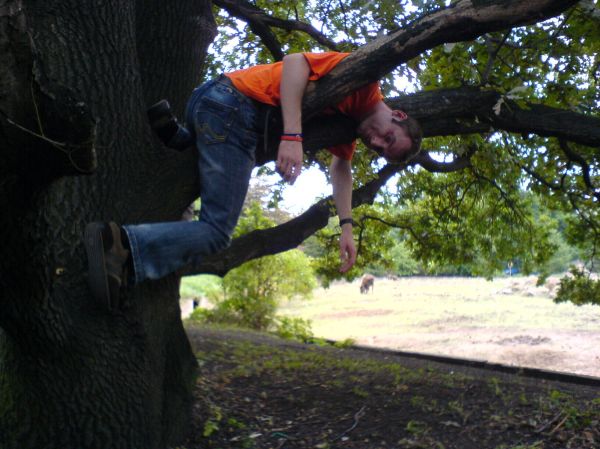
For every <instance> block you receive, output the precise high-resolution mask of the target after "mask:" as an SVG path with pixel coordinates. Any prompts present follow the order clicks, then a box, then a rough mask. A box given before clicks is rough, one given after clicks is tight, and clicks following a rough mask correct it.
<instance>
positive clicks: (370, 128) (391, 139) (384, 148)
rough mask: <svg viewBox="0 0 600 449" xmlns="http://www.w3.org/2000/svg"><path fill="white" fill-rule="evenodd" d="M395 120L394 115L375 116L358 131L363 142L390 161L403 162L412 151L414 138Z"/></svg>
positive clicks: (362, 124)
mask: <svg viewBox="0 0 600 449" xmlns="http://www.w3.org/2000/svg"><path fill="white" fill-rule="evenodd" d="M394 120H397V118H395V117H393V116H387V117H382V116H377V117H373V119H372V120H366V121H365V122H363V123H361V124H360V126H359V127H358V130H357V131H358V135H359V136H360V138H361V140H362V141H363V143H364V144H365V145H366V146H367V147H369V148H371V149H372V150H374V151H375V152H376V153H377V154H379V155H380V156H383V157H384V158H385V159H386V160H387V161H388V162H402V161H403V160H404V159H405V158H406V156H407V154H408V152H409V151H410V147H411V145H412V140H411V138H410V137H409V135H408V133H407V132H406V130H405V129H404V128H403V127H400V126H398V125H397V124H395V123H394Z"/></svg>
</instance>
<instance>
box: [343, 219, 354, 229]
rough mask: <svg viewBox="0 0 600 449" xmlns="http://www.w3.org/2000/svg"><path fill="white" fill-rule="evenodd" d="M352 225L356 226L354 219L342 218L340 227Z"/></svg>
mask: <svg viewBox="0 0 600 449" xmlns="http://www.w3.org/2000/svg"><path fill="white" fill-rule="evenodd" d="M348 223H350V224H351V225H352V226H354V220H353V219H352V218H342V219H341V220H340V227H342V226H343V225H345V224H348Z"/></svg>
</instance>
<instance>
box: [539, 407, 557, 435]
mask: <svg viewBox="0 0 600 449" xmlns="http://www.w3.org/2000/svg"><path fill="white" fill-rule="evenodd" d="M561 415H562V411H560V412H558V413H557V414H556V415H554V416H553V417H552V419H551V420H550V421H548V422H547V423H546V424H544V425H543V426H542V427H540V428H538V429H535V432H536V433H542V432H543V431H544V430H546V429H547V428H548V427H550V426H551V425H552V423H554V422H556V420H557V419H558V418H560V417H561Z"/></svg>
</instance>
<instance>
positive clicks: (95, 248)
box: [84, 223, 110, 308]
mask: <svg viewBox="0 0 600 449" xmlns="http://www.w3.org/2000/svg"><path fill="white" fill-rule="evenodd" d="M103 227H104V224H103V223H89V224H88V225H87V226H86V227H85V235H84V243H85V251H86V253H87V260H88V283H89V285H90V290H91V291H92V296H94V298H95V299H96V300H97V301H98V303H99V304H102V305H103V306H104V307H107V306H108V307H109V308H110V290H109V288H108V276H107V273H106V264H105V263H104V244H103V241H102V228H103Z"/></svg>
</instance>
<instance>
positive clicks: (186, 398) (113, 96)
mask: <svg viewBox="0 0 600 449" xmlns="http://www.w3.org/2000/svg"><path fill="white" fill-rule="evenodd" d="M573 3H574V1H562V0H561V1H559V0H554V1H552V0H532V1H528V2H515V1H501V0H496V1H491V0H490V1H472V2H471V1H461V2H458V3H457V4H456V5H454V6H453V7H451V8H449V9H448V10H447V11H446V12H440V13H437V14H442V15H443V17H442V16H437V17H434V18H433V19H431V18H428V19H423V20H422V21H417V22H415V23H414V24H413V25H412V26H411V27H409V28H408V29H407V30H406V31H405V32H404V33H405V34H402V33H403V32H402V31H401V32H398V33H396V34H394V35H392V36H389V37H386V38H384V39H383V40H382V41H379V43H377V44H373V45H370V46H369V47H367V48H365V49H364V50H361V51H360V52H359V53H357V55H356V57H352V59H351V58H348V62H347V63H345V64H344V65H343V66H342V65H341V66H340V67H339V70H337V71H336V72H335V73H332V74H331V76H330V77H327V78H326V79H324V80H323V81H322V82H321V83H319V85H318V86H315V87H312V86H311V87H310V89H311V91H310V92H311V94H310V95H309V97H308V98H307V103H306V108H307V112H308V114H309V115H310V113H311V112H314V111H316V110H318V108H319V107H320V105H321V103H319V102H320V101H321V100H327V101H331V100H333V99H335V98H339V97H340V96H342V95H344V93H346V92H348V91H349V90H350V89H352V88H354V87H356V86H357V83H358V84H365V83H367V82H369V81H370V80H372V79H374V78H375V77H378V76H379V75H381V74H382V73H384V72H385V71H389V70H391V69H392V68H393V67H396V66H397V65H398V64H400V63H402V62H403V61H406V60H407V59H409V58H410V57H412V56H414V55H415V54H417V53H419V52H421V51H423V50H425V49H427V48H431V47H432V46H434V45H437V44H439V43H442V42H449V41H453V40H456V39H467V38H471V37H474V36H476V35H478V34H481V33H484V32H486V31H489V30H496V29H501V28H504V27H508V26H514V25H517V24H520V23H527V22H530V21H533V20H540V19H541V18H544V17H550V16H552V15H554V14H558V13H559V12H560V11H562V10H564V9H566V8H567V7H568V6H570V5H571V4H573ZM526 5H531V6H530V7H529V8H527V7H525V6H526ZM210 8H211V4H210V2H209V1H207V0H181V1H178V2H160V1H158V0H150V1H141V0H139V1H137V2H136V1H132V0H123V1H115V0H106V1H92V0H78V1H76V0H47V1H44V2H41V1H36V0H0V208H1V210H2V213H1V215H0V225H1V226H2V229H3V231H4V232H3V237H4V240H3V244H2V245H0V291H1V292H2V294H1V295H0V329H1V330H0V447H2V448H19V449H34V448H35V449H41V448H80V449H86V448H90V449H92V448H97V449H105V448H145V449H154V448H162V447H166V446H169V445H173V444H175V443H177V442H178V441H180V440H181V439H182V438H183V436H184V435H185V433H186V425H187V420H188V418H189V416H190V415H189V412H190V406H191V389H192V387H193V381H194V370H195V360H194V357H193V354H192V353H191V350H190V347H189V343H188V341H187V339H186V336H185V333H184V330H183V328H182V324H181V320H180V314H179V306H178V303H177V297H178V292H177V285H178V284H177V279H176V277H174V276H172V277H168V278H166V279H164V280H161V281H158V282H151V283H150V282H149V283H145V284H144V285H141V286H139V287H137V288H135V289H130V290H128V291H127V294H126V301H127V306H126V308H125V309H124V310H123V311H122V312H119V313H115V314H109V313H107V312H106V311H105V309H104V307H103V305H100V304H95V303H94V302H93V301H92V300H91V297H90V294H89V292H88V289H87V285H86V282H85V276H84V274H85V266H86V264H85V257H84V251H83V246H82V242H81V237H82V234H83V229H84V226H85V224H86V223H87V222H88V221H92V220H108V219H112V220H116V221H118V222H127V223H133V222H151V221H165V220H176V219H177V218H178V217H179V216H180V214H181V212H182V211H183V209H184V208H185V207H186V205H187V204H189V202H190V201H191V199H193V198H194V197H195V192H196V184H197V179H196V170H195V169H194V166H195V160H194V159H195V158H194V155H193V152H185V153H183V154H179V153H174V152H170V151H167V150H165V149H164V148H163V147H161V146H160V145H159V144H158V142H157V141H156V140H155V139H154V138H153V137H152V135H151V133H150V130H149V128H148V126H147V123H146V120H145V114H144V110H145V107H146V106H148V105H149V104H151V103H152V102H153V101H155V100H157V99H160V98H164V97H167V98H169V99H170V100H171V102H172V103H173V105H174V107H175V110H176V111H178V112H179V113H180V112H181V111H182V110H183V106H184V103H185V100H186V97H187V95H188V94H189V92H190V90H191V89H192V88H193V87H194V86H195V85H196V84H197V82H198V81H199V80H198V78H199V73H200V70H201V67H202V64H203V60H204V56H205V53H206V47H207V45H208V43H209V42H210V41H211V40H212V38H213V36H214V32H215V28H214V22H213V19H212V13H211V9H210ZM507 12H509V14H507ZM441 18H443V19H447V20H440V19H441ZM432 20H433V21H432ZM467 29H468V30H470V32H469V33H462V32H461V34H457V30H467ZM380 44H381V45H380ZM357 73H359V74H360V76H357V75H356V74H357ZM350 79H351V82H350V81H349V80H350ZM422 117H423V118H424V119H427V113H425V112H424V113H423V115H422ZM324 126H326V125H325V124H324V122H323V121H319V123H316V124H315V123H313V124H312V127H311V128H310V130H308V131H307V134H308V136H309V141H310V146H311V147H312V148H313V149H314V148H318V147H320V146H322V145H323V144H328V143H339V142H341V141H342V140H345V139H348V137H349V136H350V135H351V134H349V133H348V128H347V126H348V125H347V124H344V123H343V122H342V121H338V120H335V123H332V124H331V127H328V128H325V127H324ZM428 132H429V133H430V134H434V131H431V130H429V131H428ZM274 133H275V130H274ZM332 140H333V141H334V142H332ZM269 157H272V154H271V155H269V154H267V155H265V156H264V158H263V159H268V158H269ZM395 171H397V168H385V169H384V172H383V173H382V176H381V177H380V179H379V180H378V181H377V182H375V183H373V184H370V185H368V186H365V187H364V188H363V190H361V191H360V192H357V194H356V195H355V204H357V203H358V202H361V201H362V202H364V201H369V200H370V198H372V196H373V195H374V194H375V192H376V191H377V189H378V188H379V186H380V185H381V184H382V183H383V182H384V180H385V177H386V176H391V175H392V174H393V173H394V172H395ZM377 183H380V184H377ZM371 201H372V199H371ZM315 209H318V211H319V212H318V214H316V215H315V216H305V217H304V218H302V217H300V218H299V220H297V221H295V222H291V223H290V225H289V229H288V230H284V232H287V231H290V232H289V233H288V234H287V236H286V234H283V233H281V231H280V230H279V231H276V232H279V234H277V235H276V236H275V237H273V238H272V239H270V241H271V242H273V245H277V246H272V247H271V251H273V248H274V249H275V250H280V249H281V250H283V249H285V247H286V246H289V245H290V243H292V244H294V242H297V241H299V240H300V239H301V238H303V237H304V236H307V235H309V233H312V232H314V230H316V229H318V227H319V226H322V225H323V224H324V223H325V222H326V218H327V217H328V216H329V213H330V211H329V207H328V206H327V205H317V206H315ZM315 217H316V218H315ZM300 241H301V240H300ZM261 245H263V243H262V240H261V241H258V240H257V241H256V242H255V243H253V244H250V245H248V246H243V247H242V250H241V251H240V250H238V249H236V248H240V245H239V244H237V245H234V247H232V250H234V251H238V252H237V253H229V254H230V255H231V254H235V255H234V257H232V258H231V259H228V258H227V257H226V255H221V256H217V257H216V258H215V259H214V260H216V261H219V260H224V261H229V260H231V262H227V264H225V265H224V266H223V268H222V269H221V272H226V271H227V270H228V269H230V268H231V267H232V266H234V265H236V264H239V262H240V260H243V259H244V258H247V257H248V255H252V257H256V255H257V254H260V251H263V247H262V246H261ZM257 248H258V249H259V250H260V251H256V249H257ZM207 271H210V270H208V269H207Z"/></svg>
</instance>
